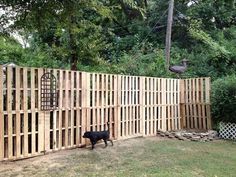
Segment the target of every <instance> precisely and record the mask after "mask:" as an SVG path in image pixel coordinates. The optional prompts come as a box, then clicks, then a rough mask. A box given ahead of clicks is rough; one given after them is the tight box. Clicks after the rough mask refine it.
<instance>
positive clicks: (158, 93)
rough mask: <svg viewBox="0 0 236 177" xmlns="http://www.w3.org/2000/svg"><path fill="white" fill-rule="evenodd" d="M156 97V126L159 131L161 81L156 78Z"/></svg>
mask: <svg viewBox="0 0 236 177" xmlns="http://www.w3.org/2000/svg"><path fill="white" fill-rule="evenodd" d="M157 91H158V92H157V95H158V98H157V107H158V114H157V117H158V120H157V121H158V124H157V129H158V130H161V115H162V114H161V99H162V95H161V79H160V78H158V79H157Z"/></svg>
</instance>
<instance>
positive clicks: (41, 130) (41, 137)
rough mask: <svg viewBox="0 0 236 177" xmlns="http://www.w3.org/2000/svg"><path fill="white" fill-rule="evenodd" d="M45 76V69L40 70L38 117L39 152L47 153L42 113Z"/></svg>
mask: <svg viewBox="0 0 236 177" xmlns="http://www.w3.org/2000/svg"><path fill="white" fill-rule="evenodd" d="M42 75H43V69H38V88H39V91H38V95H39V98H38V99H39V104H38V106H39V110H40V111H39V115H38V116H39V117H38V126H39V127H38V139H39V141H38V150H39V152H44V151H45V139H44V133H45V131H44V112H43V111H41V77H42Z"/></svg>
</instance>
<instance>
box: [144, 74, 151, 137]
mask: <svg viewBox="0 0 236 177" xmlns="http://www.w3.org/2000/svg"><path fill="white" fill-rule="evenodd" d="M146 84H147V89H146V91H145V92H146V100H147V104H146V105H145V106H146V110H147V111H146V114H147V115H146V116H147V120H145V124H146V134H145V136H147V135H148V134H149V119H150V114H149V108H150V99H149V95H150V88H149V84H150V79H149V78H146Z"/></svg>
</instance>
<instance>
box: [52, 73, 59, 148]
mask: <svg viewBox="0 0 236 177" xmlns="http://www.w3.org/2000/svg"><path fill="white" fill-rule="evenodd" d="M53 75H54V76H55V77H56V81H57V82H58V80H59V78H57V70H56V69H54V70H53ZM57 90H58V83H57V86H56V92H57ZM57 114H58V111H57V110H54V111H53V126H52V127H53V149H54V150H55V149H57V144H58V142H57Z"/></svg>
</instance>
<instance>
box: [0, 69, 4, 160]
mask: <svg viewBox="0 0 236 177" xmlns="http://www.w3.org/2000/svg"><path fill="white" fill-rule="evenodd" d="M3 119H4V116H3V66H2V65H0V161H2V160H3V158H4V120H3Z"/></svg>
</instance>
